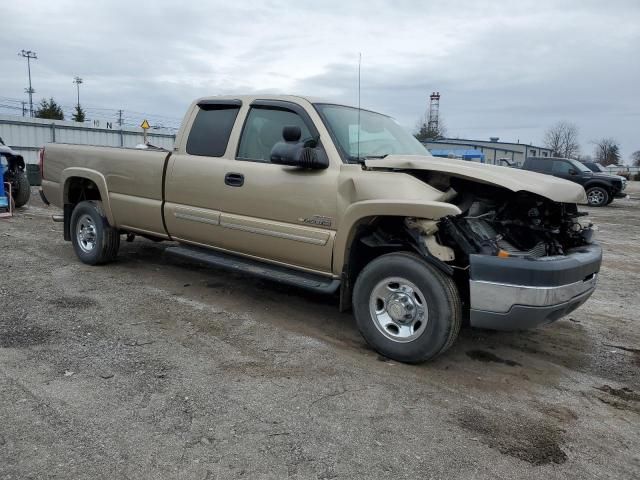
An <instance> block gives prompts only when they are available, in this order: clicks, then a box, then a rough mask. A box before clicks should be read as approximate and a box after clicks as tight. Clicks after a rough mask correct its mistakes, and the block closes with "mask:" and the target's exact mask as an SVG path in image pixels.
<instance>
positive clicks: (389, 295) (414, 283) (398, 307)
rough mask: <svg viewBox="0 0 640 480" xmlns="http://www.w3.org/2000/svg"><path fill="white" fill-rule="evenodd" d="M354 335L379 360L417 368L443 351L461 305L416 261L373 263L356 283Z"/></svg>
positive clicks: (446, 280)
mask: <svg viewBox="0 0 640 480" xmlns="http://www.w3.org/2000/svg"><path fill="white" fill-rule="evenodd" d="M353 309H354V313H355V317H356V322H357V324H358V329H359V330H360V333H361V334H362V336H363V337H364V338H365V340H366V341H367V343H369V345H371V346H372V347H373V348H374V349H375V350H376V351H378V352H379V353H381V354H382V355H384V356H386V357H389V358H392V359H394V360H398V361H401V362H408V363H418V362H423V361H426V360H429V359H431V358H434V357H436V356H437V355H439V354H441V353H443V352H444V351H446V350H447V349H448V348H449V347H450V346H451V345H453V342H454V341H455V339H456V337H457V336H458V332H459V331H460V323H461V318H462V304H461V301H460V296H459V294H458V290H457V288H456V286H455V283H454V282H453V280H452V279H451V278H450V277H448V276H446V275H444V274H443V273H441V272H440V271H438V270H436V269H435V268H434V267H433V266H431V265H429V264H428V263H427V262H425V261H424V260H422V259H421V258H420V257H418V256H417V255H413V254H410V253H404V252H399V253H391V254H387V255H383V256H381V257H378V258H376V259H375V260H373V261H372V262H371V263H369V265H367V266H366V267H365V268H364V269H363V270H362V272H361V273H360V275H359V276H358V279H357V280H356V284H355V287H354V291H353Z"/></svg>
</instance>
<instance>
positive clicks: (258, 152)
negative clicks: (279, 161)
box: [237, 107, 311, 163]
mask: <svg viewBox="0 0 640 480" xmlns="http://www.w3.org/2000/svg"><path fill="white" fill-rule="evenodd" d="M288 126H298V127H300V130H301V131H302V137H301V138H302V139H305V138H309V137H311V133H310V132H309V129H308V128H307V126H306V125H305V123H304V121H303V120H302V118H301V117H300V115H298V114H297V113H294V112H292V111H290V110H284V109H279V108H278V109H276V108H264V107H252V108H251V110H249V114H248V115H247V120H246V122H245V124H244V128H243V130H242V137H241V138H240V146H239V147H238V155H237V159H238V160H251V161H255V162H266V163H268V162H270V161H271V149H272V148H273V146H274V145H275V144H276V143H278V142H280V141H282V140H283V139H282V129H283V128H284V127H288Z"/></svg>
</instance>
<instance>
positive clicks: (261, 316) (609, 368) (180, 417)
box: [0, 182, 640, 480]
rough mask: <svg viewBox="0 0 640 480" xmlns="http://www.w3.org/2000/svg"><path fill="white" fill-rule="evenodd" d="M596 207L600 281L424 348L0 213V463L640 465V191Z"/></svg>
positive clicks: (36, 210) (305, 468)
mask: <svg viewBox="0 0 640 480" xmlns="http://www.w3.org/2000/svg"><path fill="white" fill-rule="evenodd" d="M629 190H630V192H631V194H632V196H635V197H636V198H631V199H628V200H617V201H615V202H614V203H613V204H612V205H611V206H609V207H606V208H602V209H591V216H592V218H593V220H594V222H595V223H597V224H598V225H599V227H600V231H599V233H598V238H599V241H600V242H601V243H602V245H603V246H604V248H605V259H604V265H603V268H602V271H601V276H600V283H599V287H598V290H597V291H596V293H595V294H594V296H593V297H592V299H591V300H590V301H588V302H587V304H586V305H585V306H583V307H582V308H580V309H579V310H577V311H575V312H574V313H572V314H571V316H570V317H569V318H565V319H563V320H561V321H559V322H557V323H555V324H553V325H551V326H548V327H545V328H541V329H538V330H535V331H528V332H524V333H494V332H487V331H479V330H471V329H465V330H463V332H462V333H461V336H460V339H459V341H458V342H457V343H456V345H455V346H454V347H453V348H452V349H451V350H450V351H449V352H448V353H447V354H445V355H444V356H443V357H441V358H439V359H438V360H436V361H435V362H432V363H430V364H425V365H420V366H409V365H402V364H398V363H396V362H391V361H388V360H386V359H384V358H382V357H380V356H378V355H377V354H376V353H375V352H373V351H371V350H370V349H369V348H368V347H367V346H366V345H365V343H364V341H363V340H362V338H361V337H360V336H359V334H358V332H357V330H356V327H355V322H354V320H353V318H352V317H351V316H350V315H349V314H341V313H338V309H337V302H336V300H335V299H334V298H332V297H323V296H319V295H313V294H309V293H306V292H304V291H300V290H297V289H293V288H289V287H285V286H281V285H277V284H274V283H270V282H266V281H261V280H257V279H255V278H252V277H249V276H244V275H239V274H230V273H226V272H223V271H217V270H212V269H206V268H202V267H200V266H198V265H195V264H188V263H183V262H181V261H178V260H176V259H172V258H171V257H165V256H164V255H163V250H164V248H165V247H166V246H167V244H160V243H153V242H150V241H146V240H140V239H136V240H135V241H134V242H132V243H123V244H122V247H121V249H120V256H119V260H118V262H117V263H115V264H111V265H108V266H103V267H89V266H86V265H83V264H81V263H80V262H79V261H77V260H76V258H75V256H74V254H73V251H72V248H71V245H70V244H69V243H67V242H64V241H63V239H62V233H61V230H62V227H61V225H60V224H55V223H52V222H51V221H50V215H51V214H53V213H57V211H56V210H55V209H53V208H46V207H45V206H44V205H43V204H42V203H41V202H40V200H39V198H36V197H35V189H34V197H33V198H32V200H31V204H30V205H29V206H28V207H27V208H23V209H21V210H20V211H19V212H18V213H17V216H16V217H15V218H13V219H9V220H0V301H1V302H2V308H1V310H0V478H2V479H10V478H12V479H28V478H65V479H67V478H74V479H75V478H87V479H96V478H109V479H115V478H118V479H119V478H123V479H124V478H131V479H141V478H163V479H165V478H183V479H216V478H220V479H226V478H274V479H282V478H318V479H333V478H345V479H356V478H362V479H371V478H393V479H396V478H410V479H416V478H420V479H427V478H478V479H479V478H492V479H493V478H505V479H512V478H544V479H546V480H548V479H553V478H576V479H585V478H615V479H623V478H638V477H640V329H639V328H638V324H637V321H638V320H637V314H638V310H639V309H640V297H639V296H638V290H639V289H640V275H639V274H640V262H639V261H638V254H639V253H640V247H639V246H638V245H639V242H640V188H639V187H638V184H637V183H635V182H632V184H631V186H630V187H629Z"/></svg>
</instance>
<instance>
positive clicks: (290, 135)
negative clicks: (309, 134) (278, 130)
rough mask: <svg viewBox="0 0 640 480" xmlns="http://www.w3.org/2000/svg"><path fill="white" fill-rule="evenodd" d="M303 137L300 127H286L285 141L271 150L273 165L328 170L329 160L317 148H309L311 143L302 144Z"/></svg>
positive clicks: (283, 136)
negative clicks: (319, 153)
mask: <svg viewBox="0 0 640 480" xmlns="http://www.w3.org/2000/svg"><path fill="white" fill-rule="evenodd" d="M301 137H302V131H301V130H300V127H296V126H291V127H289V126H288V127H284V128H283V129H282V138H284V140H285V141H284V142H278V143H276V144H275V145H274V146H273V148H272V149H271V163H275V164H277V165H288V166H290V167H300V168H306V169H309V170H322V169H324V168H327V167H328V166H329V159H328V158H327V157H326V156H324V155H318V153H317V151H316V149H315V148H313V147H310V146H307V145H308V144H309V143H310V142H301V141H300V138H301Z"/></svg>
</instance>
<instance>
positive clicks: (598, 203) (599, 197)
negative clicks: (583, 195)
mask: <svg viewBox="0 0 640 480" xmlns="http://www.w3.org/2000/svg"><path fill="white" fill-rule="evenodd" d="M587 202H588V203H589V205H590V206H592V207H603V206H604V205H607V204H608V203H609V192H607V190H606V189H604V188H602V187H591V188H589V189H588V190H587Z"/></svg>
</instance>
